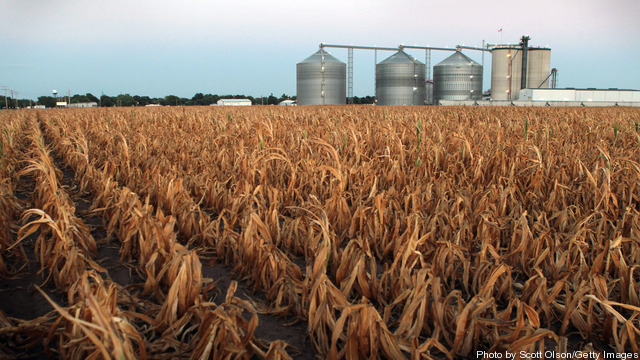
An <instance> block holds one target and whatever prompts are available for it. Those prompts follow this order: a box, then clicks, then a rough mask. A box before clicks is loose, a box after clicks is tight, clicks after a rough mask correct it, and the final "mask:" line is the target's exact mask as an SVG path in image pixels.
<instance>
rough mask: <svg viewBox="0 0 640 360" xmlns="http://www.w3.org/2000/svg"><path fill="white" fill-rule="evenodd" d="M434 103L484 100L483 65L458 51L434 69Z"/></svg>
mask: <svg viewBox="0 0 640 360" xmlns="http://www.w3.org/2000/svg"><path fill="white" fill-rule="evenodd" d="M433 86H434V92H433V101H434V103H436V104H437V103H438V101H439V100H482V65H480V64H478V63H477V62H475V61H473V60H471V59H470V58H469V57H467V56H466V55H464V54H463V53H461V52H460V51H456V52H455V53H454V54H453V55H451V56H449V57H448V58H446V59H444V60H443V61H442V62H440V63H439V64H437V65H435V66H434V67H433Z"/></svg>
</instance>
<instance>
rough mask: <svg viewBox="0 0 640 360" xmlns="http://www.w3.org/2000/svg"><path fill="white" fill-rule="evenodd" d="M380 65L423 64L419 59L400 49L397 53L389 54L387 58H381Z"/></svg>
mask: <svg viewBox="0 0 640 360" xmlns="http://www.w3.org/2000/svg"><path fill="white" fill-rule="evenodd" d="M379 64H380V65H384V64H418V65H424V64H423V63H421V62H420V61H418V60H416V59H415V58H414V57H413V56H411V55H409V54H407V53H406V52H404V51H402V50H400V51H398V52H397V53H395V54H393V55H391V56H389V57H388V58H386V59H384V60H382V61H381V62H380V63H379Z"/></svg>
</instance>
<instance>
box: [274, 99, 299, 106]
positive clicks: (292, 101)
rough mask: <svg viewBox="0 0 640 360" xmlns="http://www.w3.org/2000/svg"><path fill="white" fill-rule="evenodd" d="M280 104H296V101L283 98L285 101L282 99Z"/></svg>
mask: <svg viewBox="0 0 640 360" xmlns="http://www.w3.org/2000/svg"><path fill="white" fill-rule="evenodd" d="M278 105H280V106H296V101H295V100H283V101H280V103H279V104H278Z"/></svg>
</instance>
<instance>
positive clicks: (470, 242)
mask: <svg viewBox="0 0 640 360" xmlns="http://www.w3.org/2000/svg"><path fill="white" fill-rule="evenodd" d="M0 118H1V120H2V134H1V135H2V158H1V161H2V168H1V172H0V176H1V177H0V181H1V182H0V185H1V187H0V191H2V198H1V201H0V220H1V221H2V229H1V231H0V246H1V249H2V256H1V257H0V276H1V277H2V279H3V280H0V284H3V285H2V287H1V288H0V297H2V298H3V299H8V298H9V297H11V296H12V292H14V291H15V290H16V287H18V288H19V287H22V288H29V289H30V296H31V297H40V298H42V299H43V301H45V302H46V303H47V304H49V303H50V304H51V305H50V306H52V308H51V310H50V311H48V312H45V313H43V314H41V316H38V317H36V318H29V319H27V318H20V317H17V316H15V315H12V314H10V311H9V310H10V309H9V310H8V309H5V308H2V309H0V310H3V311H2V312H0V340H1V341H0V343H1V344H0V358H1V357H3V356H4V357H14V356H17V355H20V354H25V353H26V354H33V353H38V352H42V353H43V354H46V355H47V356H54V357H61V358H82V357H92V358H149V359H163V358H194V359H195V358H198V359H200V358H203V359H223V358H244V359H252V358H254V359H287V358H291V357H293V358H309V351H311V354H312V355H311V357H313V356H314V355H313V354H315V356H316V357H317V358H329V359H343V358H345V359H360V358H385V359H403V358H406V359H429V358H437V359H445V358H450V359H453V358H466V357H475V356H476V355H477V352H478V351H485V352H487V353H488V352H497V353H505V352H510V353H516V354H518V352H520V351H527V352H533V351H542V353H544V351H545V350H553V351H555V352H560V353H567V352H572V354H573V355H574V356H575V357H578V356H579V354H578V353H579V352H581V351H584V352H595V353H599V352H600V353H601V352H609V353H612V352H618V353H639V352H640V205H639V204H640V112H639V111H638V110H634V109H624V108H606V109H577V108H566V109H565V108H544V109H537V108H458V107H419V108H413V107H409V108H406V107H399V108H395V107H388V108H387V107H385V108H374V107H364V106H360V107H358V106H345V107H299V108H279V107H278V108H275V107H253V108H249V109H246V108H243V109H234V108H211V107H206V108H205V107H194V108H144V109H131V108H129V109H78V110H71V109H65V110H46V111H38V112H34V111H19V112H3V113H0ZM65 173H66V175H65ZM65 179H66V180H65ZM65 182H68V183H69V184H72V185H65V184H64V183H65ZM80 198H83V199H86V201H87V202H88V203H89V204H88V205H87V207H88V209H86V210H85V209H80V208H78V201H79V200H78V199H80ZM90 217H96V218H97V219H98V222H97V223H96V224H94V225H91V224H88V223H89V222H90V220H91V219H90ZM96 229H97V230H100V229H101V230H102V232H104V235H105V236H104V239H96V238H95V237H96V236H98V235H93V234H96V231H97V230H96ZM98 232H99V231H98ZM105 244H115V247H116V248H117V251H116V253H115V254H112V255H114V256H112V258H113V259H112V261H113V262H115V265H113V264H112V265H110V266H106V265H105V259H104V257H105V256H104V254H105V253H104V250H101V249H103V248H104V247H105V246H106V245H105ZM29 264H33V265H29ZM31 266H35V267H36V269H35V270H37V271H38V273H39V276H40V278H41V281H38V282H37V283H35V284H30V283H25V281H26V280H23V281H22V283H20V282H19V279H21V278H22V279H25V278H27V280H28V279H33V278H35V277H33V276H32V277H28V276H26V275H25V273H26V272H28V271H30V270H29V268H30V267H31ZM117 266H119V267H120V268H122V267H126V269H128V271H129V273H130V274H132V275H130V276H129V277H128V278H125V280H126V281H125V282H127V283H122V282H123V281H119V280H118V277H117V276H113V274H114V271H115V270H114V267H117ZM213 266H217V268H218V269H226V271H228V272H229V273H230V275H229V276H230V277H231V278H233V279H234V280H237V282H236V281H232V282H231V283H230V284H228V286H222V284H221V283H220V281H219V280H220V279H218V278H216V277H215V276H210V275H208V274H211V273H210V272H209V271H208V269H211V268H212V267H213ZM32 272H33V271H32ZM16 279H18V280H16ZM27 282H28V281H27ZM15 284H22V285H15ZM239 287H243V288H244V289H245V290H246V292H247V293H249V296H248V297H243V296H240V295H239V293H238V288H239ZM56 299H57V300H56ZM274 319H276V320H274ZM278 319H279V320H278ZM283 319H284V321H283ZM291 322H298V325H297V326H298V327H299V328H302V329H304V330H305V331H302V332H303V333H304V340H299V339H298V340H294V341H292V340H290V339H289V338H285V337H284V336H285V335H286V334H287V333H288V332H289V333H290V332H292V331H294V332H295V331H297V330H292V328H291V326H296V325H290V324H289V323H291ZM265 328H268V330H267V332H268V331H270V332H271V333H272V334H271V335H275V337H273V336H271V337H269V336H267V337H268V338H267V337H265V336H262V335H261V334H263V333H264V331H265V330H264V329H265ZM278 335H279V336H280V337H278ZM305 349H306V350H307V352H305ZM309 349H311V350H309Z"/></svg>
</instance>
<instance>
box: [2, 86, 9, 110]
mask: <svg viewBox="0 0 640 360" xmlns="http://www.w3.org/2000/svg"><path fill="white" fill-rule="evenodd" d="M2 90H4V107H5V109H6V108H8V107H9V105H7V86H6V85H3V86H2Z"/></svg>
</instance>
